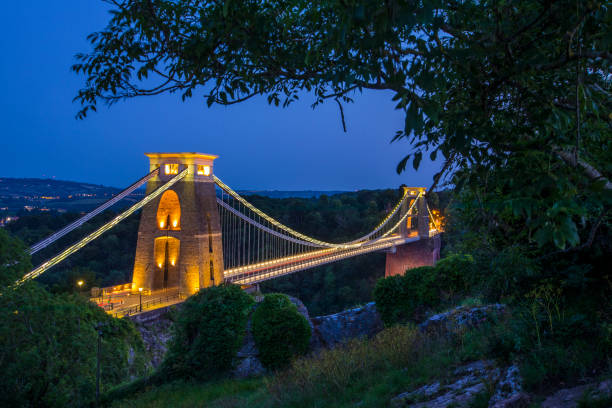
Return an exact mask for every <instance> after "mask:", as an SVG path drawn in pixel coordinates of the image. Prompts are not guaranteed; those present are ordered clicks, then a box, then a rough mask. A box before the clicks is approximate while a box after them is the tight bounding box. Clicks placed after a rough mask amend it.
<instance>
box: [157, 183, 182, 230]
mask: <svg viewBox="0 0 612 408" xmlns="http://www.w3.org/2000/svg"><path fill="white" fill-rule="evenodd" d="M157 227H158V228H159V229H160V230H171V231H177V230H180V229H181V203H180V201H179V198H178V195H177V194H176V193H175V192H174V191H173V190H167V191H166V192H164V194H162V197H161V199H160V200H159V206H158V207H157Z"/></svg>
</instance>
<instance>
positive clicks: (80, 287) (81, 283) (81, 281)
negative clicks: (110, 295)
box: [77, 279, 85, 294]
mask: <svg viewBox="0 0 612 408" xmlns="http://www.w3.org/2000/svg"><path fill="white" fill-rule="evenodd" d="M83 283H85V282H83V279H79V281H78V282H77V285H79V294H80V293H82V292H81V289H82V288H83Z"/></svg>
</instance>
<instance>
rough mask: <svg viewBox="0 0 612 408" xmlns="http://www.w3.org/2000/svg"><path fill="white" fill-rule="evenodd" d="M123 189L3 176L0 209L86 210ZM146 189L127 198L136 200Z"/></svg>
mask: <svg viewBox="0 0 612 408" xmlns="http://www.w3.org/2000/svg"><path fill="white" fill-rule="evenodd" d="M119 191H121V190H120V189H118V188H116V187H108V186H102V185H96V184H89V183H79V182H74V181H63V180H52V179H38V178H9V177H2V178H0V210H5V211H9V212H15V211H19V210H23V209H25V210H34V209H41V210H59V211H77V212H80V211H86V210H88V209H91V208H94V207H95V206H97V205H99V204H101V203H103V202H104V201H106V200H108V199H109V198H111V197H112V196H113V195H115V194H117V193H118V192H119ZM142 195H143V192H136V193H134V194H132V195H130V196H129V197H127V198H126V201H125V203H126V204H124V205H127V204H129V203H133V202H135V201H136V200H137V199H138V198H140V197H142Z"/></svg>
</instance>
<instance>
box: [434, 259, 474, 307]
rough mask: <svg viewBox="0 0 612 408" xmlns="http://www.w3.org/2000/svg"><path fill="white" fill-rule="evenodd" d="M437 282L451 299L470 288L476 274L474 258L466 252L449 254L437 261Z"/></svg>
mask: <svg viewBox="0 0 612 408" xmlns="http://www.w3.org/2000/svg"><path fill="white" fill-rule="evenodd" d="M435 268H436V284H437V286H438V287H439V288H440V290H441V291H442V292H444V294H445V295H446V297H447V298H448V299H449V300H452V299H454V298H455V296H456V295H457V294H465V293H466V292H467V291H468V290H469V282H470V280H471V279H472V277H473V275H474V269H475V268H474V258H473V257H472V256H471V255H465V254H449V255H447V256H445V257H444V258H442V259H440V260H439V261H438V262H437V263H436V267H435Z"/></svg>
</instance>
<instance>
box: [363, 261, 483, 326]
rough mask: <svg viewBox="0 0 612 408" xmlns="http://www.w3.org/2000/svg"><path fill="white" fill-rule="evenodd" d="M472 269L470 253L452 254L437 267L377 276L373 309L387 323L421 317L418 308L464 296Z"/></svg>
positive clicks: (448, 301)
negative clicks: (374, 306)
mask: <svg viewBox="0 0 612 408" xmlns="http://www.w3.org/2000/svg"><path fill="white" fill-rule="evenodd" d="M474 269H475V266H474V259H473V258H472V256H470V255H463V254H451V255H449V256H447V257H445V258H443V259H441V260H440V261H439V262H438V263H437V264H436V266H421V267H418V268H412V269H408V270H407V271H406V273H405V274H404V275H403V276H390V277H387V278H383V279H379V280H378V282H376V287H375V288H374V300H375V301H376V310H377V311H378V313H379V314H380V316H381V319H382V321H383V322H384V323H385V325H387V326H389V325H392V324H395V323H398V322H402V321H406V320H416V319H417V318H422V317H423V316H420V313H419V312H420V311H423V310H425V309H431V308H436V307H438V306H439V305H440V304H441V303H446V304H450V303H452V302H453V301H455V300H457V298H458V296H459V295H465V294H466V293H467V292H468V289H469V287H468V279H470V277H471V275H472V274H473V271H474Z"/></svg>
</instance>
